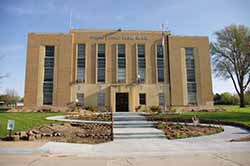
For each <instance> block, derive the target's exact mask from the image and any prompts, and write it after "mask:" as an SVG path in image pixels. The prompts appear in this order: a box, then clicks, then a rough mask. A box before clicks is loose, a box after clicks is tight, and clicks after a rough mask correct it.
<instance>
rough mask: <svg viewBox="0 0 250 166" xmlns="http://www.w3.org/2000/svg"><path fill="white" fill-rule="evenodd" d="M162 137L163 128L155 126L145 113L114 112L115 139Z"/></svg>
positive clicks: (163, 136)
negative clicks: (159, 128)
mask: <svg viewBox="0 0 250 166" xmlns="http://www.w3.org/2000/svg"><path fill="white" fill-rule="evenodd" d="M149 138H151V139H153V138H157V139H161V138H165V135H164V133H163V132H162V131H161V130H158V129H156V128H154V122H151V121H147V119H146V117H145V116H144V115H143V113H134V112H126V113H121V112H117V113H114V139H149Z"/></svg>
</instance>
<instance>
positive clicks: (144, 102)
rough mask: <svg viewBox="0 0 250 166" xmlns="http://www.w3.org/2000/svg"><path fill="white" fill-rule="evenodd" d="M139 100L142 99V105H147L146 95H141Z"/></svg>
mask: <svg viewBox="0 0 250 166" xmlns="http://www.w3.org/2000/svg"><path fill="white" fill-rule="evenodd" d="M139 98H140V105H146V94H145V93H140V94H139Z"/></svg>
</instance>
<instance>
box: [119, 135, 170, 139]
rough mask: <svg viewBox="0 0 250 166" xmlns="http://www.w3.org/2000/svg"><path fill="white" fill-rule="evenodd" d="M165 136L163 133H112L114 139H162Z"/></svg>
mask: <svg viewBox="0 0 250 166" xmlns="http://www.w3.org/2000/svg"><path fill="white" fill-rule="evenodd" d="M163 138H166V137H165V135H154V134H147V135H145V134H144V135H114V139H163Z"/></svg>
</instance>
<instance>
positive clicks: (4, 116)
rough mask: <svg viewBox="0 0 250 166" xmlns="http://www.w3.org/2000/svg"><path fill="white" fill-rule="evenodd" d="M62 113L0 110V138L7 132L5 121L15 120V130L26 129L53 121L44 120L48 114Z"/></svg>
mask: <svg viewBox="0 0 250 166" xmlns="http://www.w3.org/2000/svg"><path fill="white" fill-rule="evenodd" d="M61 114H63V113H38V112H32V113H31V112H17V113H14V112H13V113H12V112H0V138H2V137H5V136H6V135H7V134H8V131H7V121H8V120H15V130H14V132H15V131H26V130H28V129H30V128H32V127H34V126H39V125H42V124H49V123H53V121H49V120H46V119H45V118H46V117H48V116H56V115H61Z"/></svg>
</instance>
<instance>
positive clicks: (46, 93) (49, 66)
mask: <svg viewBox="0 0 250 166" xmlns="http://www.w3.org/2000/svg"><path fill="white" fill-rule="evenodd" d="M54 53H55V47H54V46H45V59H44V79H43V104H46V105H52V103H53V79H54Z"/></svg>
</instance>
